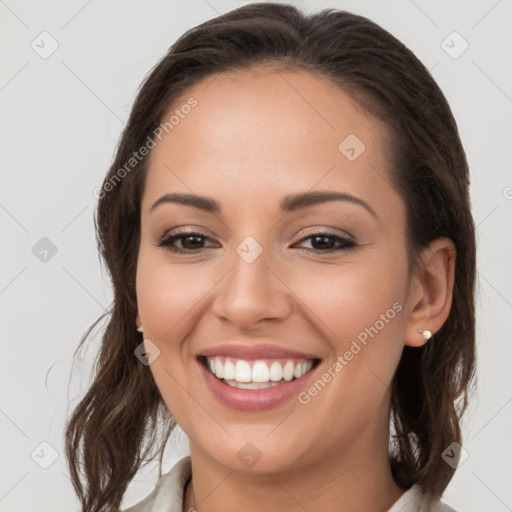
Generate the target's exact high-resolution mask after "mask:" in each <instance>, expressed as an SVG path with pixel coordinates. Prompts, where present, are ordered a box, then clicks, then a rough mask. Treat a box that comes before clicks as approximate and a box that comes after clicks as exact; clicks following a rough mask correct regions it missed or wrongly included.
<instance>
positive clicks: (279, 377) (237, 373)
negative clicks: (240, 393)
mask: <svg viewBox="0 0 512 512" xmlns="http://www.w3.org/2000/svg"><path fill="white" fill-rule="evenodd" d="M206 361H207V366H208V367H209V368H210V371H211V373H213V374H214V375H215V376H216V377H217V378H218V379H220V380H223V381H224V382H225V383H226V384H229V385H232V386H235V387H240V388H243V389H262V388H265V387H269V386H270V385H278V384H282V383H285V382H290V381H292V380H293V379H298V378H300V377H302V376H303V375H305V374H306V373H308V372H309V371H310V370H311V368H312V367H313V360H310V361H305V360H302V361H300V360H299V361H297V360H295V361H294V360H285V359H279V360H277V359H276V360H274V361H272V363H271V364H270V365H269V364H268V362H267V361H263V360H258V361H246V360H243V359H234V358H227V357H224V356H216V357H207V358H206ZM238 384H243V385H241V386H238ZM253 384H255V385H257V386H253Z"/></svg>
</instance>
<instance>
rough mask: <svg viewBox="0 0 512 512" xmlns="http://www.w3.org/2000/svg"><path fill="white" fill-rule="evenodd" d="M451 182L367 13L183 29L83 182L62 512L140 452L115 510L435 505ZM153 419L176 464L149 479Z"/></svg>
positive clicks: (464, 239) (272, 7) (461, 204)
mask: <svg viewBox="0 0 512 512" xmlns="http://www.w3.org/2000/svg"><path fill="white" fill-rule="evenodd" d="M468 187H469V176H468V166H467V162H466V159H465V154H464V150H463V148H462V145H461V142H460V139H459V135H458V131H457V127H456V123H455V121H454V119H453V116H452V113H451V111H450V108H449V106H448V104H447V102H446V100H445V98H444V96H443V94H442V92H441V91H440V89H439V87H438V86H437V85H436V83H435V82H434V80H433V79H432V77H431V76H430V74H429V73H428V71H427V70H426V69H425V67H424V66H423V65H422V64H421V63H420V62H419V60H418V59H417V58H416V57H415V56H414V55H413V54H412V52H410V51H409V50H408V49H407V48H405V47H404V45H403V44H401V43H400V42H399V41H398V40H397V39H395V38H394V37H393V36H392V35H390V34H389V33H388V32H386V31H385V30H383V29H382V28H380V27H379V26H377V25H376V24H375V23H373V22H371V21H370V20H368V19H366V18H364V17H361V16H357V15H354V14H351V13H347V12H341V11H337V10H332V9H331V10H326V11H322V12H320V13H317V14H311V15H306V14H304V13H301V12H300V11H299V10H297V9H296V8H294V7H291V6H284V5H278V4H271V3H260V4H251V5H246V6H244V7H241V8H238V9H235V10H233V11H231V12H228V13H227V14H224V15H222V16H219V17H218V18H215V19H213V20H210V21H208V22H205V23H203V24H201V25H200V26H198V27H196V28H194V29H192V30H189V31H188V32H187V33H185V34H184V35H183V36H182V37H181V38H180V39H179V40H178V41H177V42H176V43H175V44H174V45H173V46H172V47H171V48H170V50H169V52H168V53H167V55H166V56H165V57H164V58H163V59H162V60H161V61H160V62H159V64H158V65H157V66H156V67H155V68H154V69H153V70H152V72H151V73H150V74H149V76H148V77H147V78H146V80H145V82H144V84H143V86H142V87H141V89H140V91H139V93H138V96H137V98H136V100H135V104H134V107H133V110H132V112H131V116H130V119H129V121H128V123H127V126H126V128H125V131H124V133H123V135H122V138H121V141H120V145H119V147H118V149H117V154H116V158H115V161H114V163H113V165H112V167H111V168H110V170H109V173H108V174H107V176H106V178H105V181H104V183H103V187H102V189H101V191H100V194H99V198H100V201H99V206H98V211H97V232H98V240H99V246H100V250H101V254H102V256H103V258H104V260H105V262H106V264H107V267H108V269H109V271H110V274H111V277H112V282H113V287H114V303H113V306H112V310H111V312H110V313H109V322H108V325H107V328H106V330H105V333H104V335H103V342H102V347H101V352H100V354H99V358H98V366H97V372H96V375H95V380H94V382H93V385H92V386H91V388H90V390H89V391H88V393H87V394H86V396H85V397H84V398H83V400H82V401H81V402H80V404H79V405H78V406H77V407H76V409H75V411H74V413H73V415H72V417H71V418H70V420H69V424H68V426H67V431H66V436H67V437H66V440H67V456H68V460H69V465H70V470H71V476H72V479H73V483H74V486H75V490H76V492H77V494H78V496H79V498H80V500H81V502H82V506H83V510H84V511H88V512H89V511H91V512H92V511H100V510H101V511H103V510H105V511H107V510H109V511H110V510H119V507H120V505H121V502H122V498H123V495H124V493H125V490H126V488H127V486H128V484H129V483H130V481H131V479H132V478H133V477H134V475H135V474H136V472H137V471H138V470H139V469H140V467H141V466H142V462H143V461H146V460H148V459H151V458H153V457H154V456H155V455H156V454H155V453H153V452H152V450H153V448H155V446H156V447H157V448H158V450H159V451H160V474H159V476H160V479H159V482H158V484H157V486H156V487H155V489H154V491H153V492H152V493H151V494H150V495H149V496H148V497H146V498H145V499H144V500H143V501H142V502H140V503H138V504H137V505H135V506H134V507H131V508H129V511H130V512H141V511H149V510H153V511H156V510H159V511H167V512H181V511H186V510H197V511H199V512H203V511H210V512H216V511H219V510H223V511H239V510H251V511H259V510H279V511H292V510H324V511H335V510H336V511H337V510H341V509H343V510H347V511H348V510H350V511H353V512H355V511H368V510H372V511H392V512H398V511H402V512H406V511H418V510H425V511H426V510H435V511H451V510H453V509H451V508H450V507H448V506H447V505H445V504H443V503H442V502H441V501H440V498H441V497H442V494H443V491H444V490H445V488H446V486H447V485H448V483H449V481H450V479H451V478H452V476H453V474H454V471H455V469H456V466H457V459H458V457H459V453H460V444H461V443H462V440H461V430H460V419H461V416H462V414H463V413H464V411H465V409H466V406H467V400H468V396H469V391H470V385H471V383H472V382H473V379H474V373H475V332H474V331H475V312H474V281H475V236H474V224H473V219H472V215H471V210H470V202H469V192H468ZM89 332H90V331H89ZM86 337H87V336H86ZM461 398H462V400H461ZM159 419H162V420H163V421H164V425H165V432H164V435H163V436H162V437H161V438H159V437H158V436H157V430H158V429H157V426H158V422H159ZM176 424H178V425H180V426H181V428H182V429H183V430H184V431H185V433H186V434H187V437H188V438H189V440H190V457H186V458H184V459H182V460H181V461H179V462H178V464H176V465H175V466H174V467H173V468H172V470H171V471H170V472H169V473H168V474H166V475H162V474H161V463H162V457H163V449H164V448H165V444H166V441H167V439H168V437H169V434H170V432H171V430H172V428H173V427H174V426H175V425H176ZM80 471H82V472H83V477H82V475H81V474H80ZM84 484H85V485H84Z"/></svg>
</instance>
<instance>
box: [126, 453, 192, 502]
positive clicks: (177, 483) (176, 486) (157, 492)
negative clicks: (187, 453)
mask: <svg viewBox="0 0 512 512" xmlns="http://www.w3.org/2000/svg"><path fill="white" fill-rule="evenodd" d="M191 474H192V472H191V463H190V457H184V458H182V459H180V460H179V461H178V462H177V463H176V464H175V465H174V466H173V467H172V469H171V470H170V471H169V472H168V473H166V474H164V475H162V476H161V477H160V478H159V479H158V481H157V483H156V485H155V488H154V489H153V490H152V491H151V493H150V494H148V495H147V496H146V497H145V498H144V499H143V500H142V501H139V502H138V503H136V504H135V505H133V506H131V507H130V508H127V509H123V510H124V512H152V511H153V510H158V511H161V512H182V507H183V492H184V490H185V485H186V484H187V482H188V481H189V480H190V476H191Z"/></svg>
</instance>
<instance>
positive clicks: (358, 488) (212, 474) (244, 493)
mask: <svg viewBox="0 0 512 512" xmlns="http://www.w3.org/2000/svg"><path fill="white" fill-rule="evenodd" d="M369 435H370V437H371V433H369V432H366V435H365V434H364V433H363V434H362V435H361V436H359V438H358V439H357V440H355V442H354V443H351V445H350V449H349V451H344V452H343V453H342V454H340V452H339V451H337V450H332V451H331V453H330V454H324V455H325V456H323V457H320V458H319V460H316V461H314V462H312V463H310V464H308V465H304V466H301V467H295V468H293V469H290V470H285V471H281V472H277V473H269V472H265V473H258V474H253V473H240V472H237V471H233V470H230V469H228V468H226V467H225V466H222V465H220V464H217V463H216V462H215V461H213V460H212V459H211V458H210V457H207V456H205V455H204V454H203V453H202V452H201V451H200V450H198V449H197V447H195V446H194V445H193V444H192V443H191V460H192V480H191V482H190V484H189V485H188V487H187V489H186V492H185V496H184V507H183V510H184V511H189V510H197V512H220V511H222V512H232V511H238V510H255V511H256V510H257V511H262V512H263V511H265V512H266V511H268V510H279V511H282V512H292V511H293V512H296V511H298V510H322V511H323V512H339V511H340V510H342V509H343V510H345V511H350V512H364V511H368V510H372V511H375V512H386V511H388V510H389V508H391V507H392V505H393V504H394V503H395V502H396V501H397V500H398V499H399V498H400V496H401V495H402V494H403V493H404V492H405V490H404V489H402V488H400V487H399V486H398V485H396V483H395V482H394V480H393V477H392V474H391V468H390V465H389V455H388V444H387V443H388V441H387V437H386V439H385V443H382V442H381V441H382V439H379V440H378V441H379V443H378V444H375V443H371V442H370V443H369V441H371V439H368V436H369ZM374 441H377V439H374Z"/></svg>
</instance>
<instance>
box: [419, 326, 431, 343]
mask: <svg viewBox="0 0 512 512" xmlns="http://www.w3.org/2000/svg"><path fill="white" fill-rule="evenodd" d="M418 332H419V333H420V334H423V337H424V338H425V339H426V340H429V339H430V338H432V333H431V332H430V331H426V330H423V329H418Z"/></svg>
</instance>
